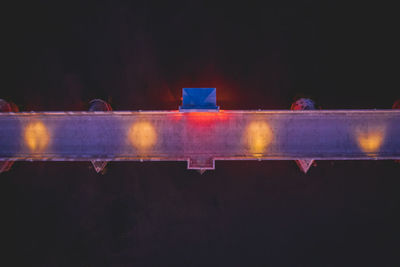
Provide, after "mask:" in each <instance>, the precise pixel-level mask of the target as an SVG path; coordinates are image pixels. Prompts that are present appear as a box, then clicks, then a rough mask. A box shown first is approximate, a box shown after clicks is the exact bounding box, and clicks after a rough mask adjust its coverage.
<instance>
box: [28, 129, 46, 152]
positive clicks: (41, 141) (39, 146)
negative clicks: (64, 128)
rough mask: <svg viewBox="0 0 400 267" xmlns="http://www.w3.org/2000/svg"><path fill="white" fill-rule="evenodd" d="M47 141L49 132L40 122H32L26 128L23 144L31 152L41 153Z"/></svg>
mask: <svg viewBox="0 0 400 267" xmlns="http://www.w3.org/2000/svg"><path fill="white" fill-rule="evenodd" d="M49 141H50V135H49V132H48V131H47V128H46V126H45V125H44V124H43V123H42V122H40V121H37V122H32V123H29V124H28V125H27V126H26V128H25V143H26V145H27V146H28V147H29V148H30V149H31V150H32V151H35V152H38V151H42V150H43V149H45V148H46V147H47V145H48V144H49Z"/></svg>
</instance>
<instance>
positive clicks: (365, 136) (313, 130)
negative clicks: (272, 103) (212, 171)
mask: <svg viewBox="0 0 400 267" xmlns="http://www.w3.org/2000/svg"><path fill="white" fill-rule="evenodd" d="M0 126H1V127H0V142H1V143H0V145H1V147H2V149H1V150H0V157H1V158H3V159H8V158H9V159H19V160H27V159H33V160H81V161H82V160H170V161H171V160H172V161H173V160H188V159H191V160H192V161H191V164H190V167H191V168H194V167H195V164H196V162H199V168H200V169H201V168H202V167H204V166H203V163H202V162H209V160H208V159H231V160H235V159H238V160H239V159H301V158H305V159H310V158H311V159H398V158H399V157H400V139H399V138H398V136H399V135H400V111H399V110H382V111H373V110H372V111H351V110H349V111H298V112H295V111H259V112H247V111H223V112H219V113H179V112H111V113H107V112H104V113H102V112H100V113H99V112H96V113H87V112H77V113H72V112H71V113H37V114H34V113H20V114H10V115H5V114H2V115H0Z"/></svg>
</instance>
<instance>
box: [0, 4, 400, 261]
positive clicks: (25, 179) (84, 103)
mask: <svg viewBox="0 0 400 267" xmlns="http://www.w3.org/2000/svg"><path fill="white" fill-rule="evenodd" d="M319 2H320V1H283V2H282V1H276V2H269V3H266V2H263V3H259V4H251V3H248V2H242V3H234V2H233V1H232V2H225V3H215V2H211V1H210V2H208V3H207V2H197V1H187V2H178V3H177V2H174V3H171V2H169V1H165V2H161V1H160V3H155V2H153V3H150V2H147V1H141V2H128V1H98V2H92V3H90V2H86V3H82V1H76V2H74V1H30V2H28V3H18V4H17V3H15V4H13V5H11V6H10V5H8V6H5V7H4V9H3V10H4V13H5V14H4V15H3V16H2V20H3V23H2V26H3V28H4V29H3V31H2V38H1V39H2V44H3V45H5V46H4V48H3V49H2V51H1V52H0V53H1V54H2V60H1V65H2V67H3V72H2V74H3V75H2V79H0V92H1V94H0V97H1V98H4V99H6V100H8V101H13V102H14V103H16V104H17V105H18V106H19V108H20V110H22V111H30V110H35V111H43V110H87V109H88V102H89V101H90V100H91V99H93V98H102V99H104V100H107V101H109V102H110V103H111V105H112V107H113V108H114V109H115V110H137V109H143V110H154V109H156V110H158V109H177V107H178V105H179V104H180V98H181V88H182V87H217V96H218V104H219V105H220V106H221V108H222V109H258V108H263V109H288V108H289V107H290V105H291V103H292V101H293V100H294V99H295V98H296V97H299V96H307V97H311V98H313V99H314V100H315V101H316V103H317V105H318V106H320V107H322V108H323V109H342V108H344V109H348V108H354V109H359V108H390V107H391V106H392V104H393V102H394V101H395V100H396V99H397V98H400V91H399V88H400V87H399V83H400V82H399V79H398V71H399V67H398V65H399V64H398V62H399V52H398V47H399V42H398V41H397V37H398V36H397V35H398V25H399V21H398V16H397V14H396V9H395V8H394V7H390V6H383V5H382V6H376V5H373V6H372V5H370V6H369V5H368V4H366V3H363V4H360V5H356V4H350V3H347V4H345V5H341V4H337V3H334V2H330V3H324V4H323V5H322V4H320V3H319ZM4 69H5V71H4ZM399 173H400V165H399V164H396V163H394V162H391V161H368V162H367V161H359V162H357V161H346V162H318V166H317V167H313V168H312V169H311V170H310V172H309V174H307V175H304V174H302V173H301V172H300V171H299V170H298V169H297V166H296V165H295V163H294V162H282V161H264V162H217V164H216V170H215V171H212V172H206V173H205V174H203V175H200V174H198V173H197V172H194V171H188V170H186V164H185V163H176V162H170V163H169V162H158V163H157V162H156V163H138V162H132V163H123V162H118V163H111V164H109V166H108V168H107V170H106V172H105V173H104V174H103V175H98V174H96V173H95V172H94V170H93V169H92V168H91V166H90V164H89V163H31V162H18V163H16V164H15V165H14V166H13V168H12V170H11V171H10V172H8V173H4V174H2V175H1V177H0V178H1V179H0V197H1V211H2V216H1V222H0V227H1V228H0V229H1V241H0V242H1V243H2V245H4V246H5V247H6V250H4V251H3V252H5V254H6V255H7V257H2V258H0V262H1V261H3V260H4V264H5V262H8V261H9V260H11V261H12V262H13V263H14V265H26V266H142V265H145V266H146V265H147V266H148V265H150V266H152V265H158V266H165V265H167V266H168V265H170V266H180V265H183V266H193V265H195V266H206V265H215V266H224V265H226V266H232V265H233V266H236V265H237V266H249V265H263V266H265V265H271V266H280V265H289V266H309V265H314V266H343V265H344V266H346V265H349V266H357V265H364V266H365V265H373V266H382V265H387V266H395V265H398V264H399V258H398V255H397V254H398V251H399V248H400V245H399V242H398V240H399V238H400V230H399V225H400V221H399V219H398V213H399V212H400V197H399V194H398V188H399V186H400V180H399V177H400V175H399ZM14 255H15V256H14ZM4 264H2V265H4Z"/></svg>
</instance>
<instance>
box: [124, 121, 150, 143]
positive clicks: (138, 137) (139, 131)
mask: <svg viewBox="0 0 400 267" xmlns="http://www.w3.org/2000/svg"><path fill="white" fill-rule="evenodd" d="M129 140H130V142H131V143H132V145H133V146H134V147H135V148H137V149H139V150H146V149H149V148H151V147H152V146H154V145H155V143H156V141H157V134H156V131H155V130H154V127H153V125H151V123H149V122H143V121H142V122H136V123H135V124H133V125H132V127H131V128H130V129H129Z"/></svg>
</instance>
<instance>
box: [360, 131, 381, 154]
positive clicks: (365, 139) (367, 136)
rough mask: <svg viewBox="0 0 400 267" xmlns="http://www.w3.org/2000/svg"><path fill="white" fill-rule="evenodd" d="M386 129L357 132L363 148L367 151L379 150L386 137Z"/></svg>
mask: <svg viewBox="0 0 400 267" xmlns="http://www.w3.org/2000/svg"><path fill="white" fill-rule="evenodd" d="M384 136H385V134H384V130H383V129H381V130H372V131H367V132H360V131H358V132H357V141H358V145H359V146H360V148H361V150H362V151H364V152H365V153H373V152H377V151H378V150H379V148H380V147H381V145H382V143H383V139H384Z"/></svg>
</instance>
